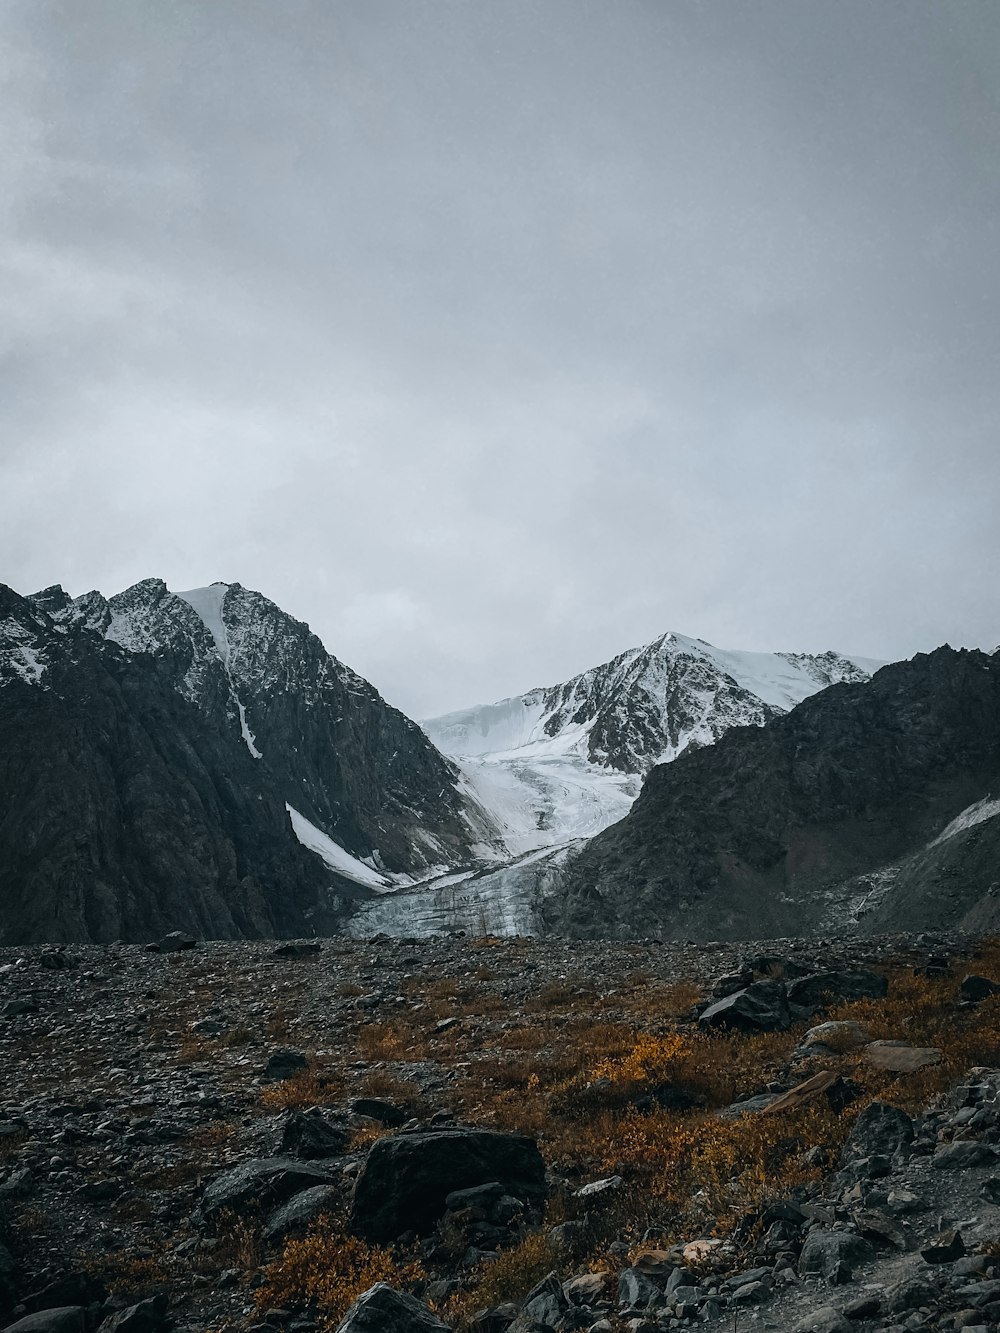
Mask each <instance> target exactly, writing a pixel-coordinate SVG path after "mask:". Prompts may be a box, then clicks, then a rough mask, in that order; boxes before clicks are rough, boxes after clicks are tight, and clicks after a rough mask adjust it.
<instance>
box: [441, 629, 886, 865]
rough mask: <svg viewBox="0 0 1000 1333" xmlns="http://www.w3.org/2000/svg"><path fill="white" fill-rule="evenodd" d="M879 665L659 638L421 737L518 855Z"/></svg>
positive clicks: (584, 830)
mask: <svg viewBox="0 0 1000 1333" xmlns="http://www.w3.org/2000/svg"><path fill="white" fill-rule="evenodd" d="M881 665H882V664H881V663H879V662H875V661H872V660H869V659H867V658H860V657H847V656H844V655H842V654H839V653H834V652H826V653H821V654H816V655H812V654H807V653H747V652H733V651H729V650H726V649H720V648H715V647H713V646H712V644H709V643H706V642H705V641H704V640H702V639H691V638H686V637H685V636H684V635H681V634H673V633H668V634H664V635H662V636H661V637H660V638H658V639H656V640H655V641H654V642H652V643H649V644H646V645H645V646H644V647H642V648H634V649H631V650H630V651H628V652H625V653H621V654H620V655H619V656H618V657H615V658H613V659H612V660H611V661H610V662H606V663H604V664H603V665H602V666H597V667H593V668H591V669H590V670H589V671H584V672H582V673H581V674H580V675H578V676H574V677H573V678H572V679H571V680H568V681H566V682H565V683H564V684H562V685H554V686H551V687H550V688H548V689H536V690H532V691H530V692H529V693H528V694H521V695H516V696H514V697H513V698H510V699H502V700H501V701H500V702H499V703H495V704H485V705H481V706H480V707H476V708H469V709H465V710H462V711H460V712H455V713H448V714H445V715H444V716H442V717H436V718H431V719H429V720H427V721H425V722H423V723H422V726H423V728H424V730H425V731H426V732H427V734H428V736H430V738H431V740H433V741H434V743H435V744H436V745H437V747H438V748H439V749H440V750H441V751H443V752H444V753H445V754H447V755H450V756H451V757H453V758H454V759H455V760H456V761H457V762H458V763H459V764H460V766H461V768H462V771H463V774H464V776H465V780H466V783H467V784H468V788H469V790H470V792H471V793H473V794H474V795H475V796H476V798H477V799H478V800H479V801H480V802H481V803H482V804H483V805H484V806H485V807H486V808H487V809H488V810H490V811H491V812H492V814H493V816H494V818H495V819H496V821H497V823H498V825H499V826H500V827H501V828H502V829H503V830H504V833H505V837H506V841H507V846H508V848H509V850H510V851H511V853H512V854H513V855H518V854H522V853H524V852H528V851H532V850H534V849H537V848H540V847H545V846H553V845H557V844H560V843H564V842H566V841H569V840H571V839H576V838H584V837H591V836H593V835H594V834H596V833H599V832H600V831H601V830H602V829H604V828H606V827H608V825H609V824H613V823H615V822H617V821H618V820H619V819H622V818H624V816H625V815H626V814H627V812H628V810H629V808H630V806H631V805H632V802H633V801H634V800H635V798H636V796H637V795H638V793H639V788H640V786H641V783H642V778H643V777H644V775H645V774H646V773H647V772H648V771H649V770H650V768H652V767H653V766H654V765H655V764H660V763H666V762H668V761H670V760H672V759H675V758H676V757H677V756H678V755H679V754H681V753H683V752H684V751H685V750H687V749H692V748H696V747H698V746H701V745H710V744H711V743H712V742H714V741H716V740H718V739H719V737H720V736H722V735H724V734H725V732H727V731H729V730H730V729H731V728H733V727H738V726H762V725H763V724H764V723H765V722H767V721H769V720H770V719H771V718H773V717H778V716H780V715H781V714H782V713H786V712H787V711H788V710H789V709H790V708H793V707H794V706H795V705H796V704H797V703H800V702H801V701H802V700H803V699H805V698H807V697H808V696H809V695H811V694H815V693H816V692H817V691H818V690H821V689H825V688H826V687H827V686H829V685H833V684H837V683H838V682H840V681H864V680H867V679H868V678H869V677H870V675H871V674H872V672H873V671H875V670H877V668H878V667H879V666H881Z"/></svg>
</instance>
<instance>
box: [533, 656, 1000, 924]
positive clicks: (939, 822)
mask: <svg viewBox="0 0 1000 1333" xmlns="http://www.w3.org/2000/svg"><path fill="white" fill-rule="evenodd" d="M997 796H1000V659H998V658H996V657H988V656H986V655H985V654H983V653H980V652H968V651H961V652H955V651H953V650H951V649H949V648H941V649H938V650H937V651H936V652H934V653H931V654H928V655H919V656H917V657H916V658H914V659H913V660H912V661H911V662H903V663H898V664H896V665H893V666H890V667H884V668H883V669H882V670H881V671H879V672H877V673H876V675H875V676H874V677H873V679H872V680H871V681H870V682H869V683H865V684H849V683H844V684H839V685H836V686H834V687H833V688H831V689H828V690H826V691H824V692H823V693H822V694H819V695H816V696H815V697H813V698H810V699H807V700H806V701H805V702H803V703H801V704H800V705H798V707H796V708H795V709H793V710H792V711H791V712H790V713H788V714H787V715H785V716H783V717H779V718H776V719H775V720H773V721H771V722H770V723H769V724H768V725H767V726H765V727H763V728H759V729H755V728H738V729H736V730H732V731H730V732H729V733H728V734H727V735H725V736H724V737H723V738H722V739H721V740H720V741H718V743H717V744H716V745H715V746H713V747H712V748H711V749H703V750H695V751H691V752H689V753H687V754H684V755H682V756H681V757H680V758H679V759H678V760H676V761H675V762H674V763H672V764H669V765H664V766H661V767H658V768H654V769H653V770H652V771H651V773H650V774H649V776H648V778H647V781H646V784H645V786H644V788H643V791H642V793H641V795H640V797H639V799H638V800H637V801H636V803H635V806H634V807H633V809H632V811H631V813H630V814H629V815H628V817H627V818H626V819H625V820H623V821H622V822H621V823H620V824H618V825H616V826H615V827H613V828H610V829H608V830H607V831H606V832H604V833H603V834H601V835H600V836H599V837H597V838H595V839H594V840H593V841H592V842H591V843H590V844H589V845H587V846H586V847H585V848H583V850H582V851H581V852H580V853H579V854H578V855H577V856H575V857H574V858H573V859H572V861H571V863H570V864H569V866H568V867H567V869H566V872H565V876H564V879H563V882H562V884H561V886H560V890H559V896H560V899H561V902H560V908H559V913H560V921H559V927H560V929H562V930H565V931H567V932H568V933H575V934H579V935H584V936H588V937H592V936H595V935H601V934H610V935H617V936H636V935H659V936H662V937H665V938H677V937H688V936H692V937H696V938H702V939H704V938H743V937H745V938H763V937H766V936H779V935H785V934H790V933H796V934H802V933H809V932H810V931H815V930H828V929H833V928H843V927H844V926H851V925H852V924H853V923H855V922H860V928H861V929H876V928H879V927H881V928H883V929H885V928H888V927H889V926H891V925H892V924H897V923H898V922H899V921H900V920H906V922H907V925H908V928H911V927H914V926H917V925H920V924H933V923H936V922H938V921H941V920H945V919H946V920H948V921H949V923H950V924H956V923H960V922H961V921H962V920H964V919H965V918H966V917H969V918H970V920H971V919H972V918H973V917H974V918H975V920H976V921H977V922H978V923H980V924H982V921H983V919H984V915H985V916H986V917H989V918H990V919H991V920H992V919H993V916H994V914H995V913H996V912H997V910H998V905H1000V901H998V903H994V906H993V908H992V909H991V908H990V907H989V906H988V904H989V902H990V901H992V900H991V899H990V897H989V890H990V885H991V884H992V883H993V882H994V881H995V880H997V878H998V872H997V862H996V859H995V853H996V851H997V850H1000V821H998V820H997V818H996V812H997V811H998V810H1000V806H996V805H995V804H993V803H994V802H995V800H996V798H997ZM970 807H978V811H979V817H978V819H977V818H973V817H972V814H973V813H974V812H970ZM991 811H992V812H993V813H992V814H991ZM963 812H964V813H963ZM956 819H958V821H959V822H958V826H957V827H954V828H952V830H951V832H950V833H948V826H949V824H951V822H952V821H955V820H956ZM946 833H948V836H944V835H945V834H946ZM959 889H960V892H959V891H958V890H959ZM952 893H954V896H953V897H949V894H952ZM984 901H985V902H986V904H987V905H986V906H985V907H984ZM970 914H971V915H970ZM997 919H1000V916H998V917H997Z"/></svg>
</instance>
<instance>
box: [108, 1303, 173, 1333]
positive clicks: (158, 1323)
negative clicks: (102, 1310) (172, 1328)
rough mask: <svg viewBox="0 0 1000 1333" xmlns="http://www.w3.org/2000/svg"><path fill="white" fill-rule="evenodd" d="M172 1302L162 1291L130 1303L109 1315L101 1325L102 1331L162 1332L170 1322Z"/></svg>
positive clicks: (124, 1332) (112, 1332)
mask: <svg viewBox="0 0 1000 1333" xmlns="http://www.w3.org/2000/svg"><path fill="white" fill-rule="evenodd" d="M169 1308H170V1302H169V1301H168V1300H167V1297H166V1296H165V1295H164V1294H163V1293H160V1294H159V1295H157V1296H151V1297H150V1298H149V1299H148V1300H145V1301H139V1303H138V1304H137V1305H130V1306H129V1307H128V1309H126V1310H119V1311H117V1313H116V1314H113V1315H109V1316H108V1318H107V1319H105V1320H104V1322H103V1323H102V1324H101V1326H100V1333H160V1329H162V1328H165V1327H166V1325H167V1323H168V1318H167V1312H168V1310H169Z"/></svg>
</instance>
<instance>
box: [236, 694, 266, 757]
mask: <svg viewBox="0 0 1000 1333" xmlns="http://www.w3.org/2000/svg"><path fill="white" fill-rule="evenodd" d="M233 698H234V699H235V700H236V707H237V709H238V710H239V714H240V735H241V736H242V737H243V739H244V740H245V741H246V743H247V749H248V750H249V751H250V753H251V754H252V755H253V757H254V758H255V759H263V758H264V756H263V755H262V754H261V752H260V751H259V750H258V749H257V746H256V745H255V744H254V742H255V741H256V739H257V737H256V736H255V735H254V734H253V732H252V731H251V730H250V728H249V727H248V726H247V710H246V709H245V708H244V707H243V703H242V701H241V700H240V698H239V695H237V694H236V692H235V691H234V692H233Z"/></svg>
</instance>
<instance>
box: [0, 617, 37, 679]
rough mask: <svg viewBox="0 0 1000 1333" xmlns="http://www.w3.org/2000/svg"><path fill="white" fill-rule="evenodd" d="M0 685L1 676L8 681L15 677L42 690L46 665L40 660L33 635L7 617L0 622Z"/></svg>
mask: <svg viewBox="0 0 1000 1333" xmlns="http://www.w3.org/2000/svg"><path fill="white" fill-rule="evenodd" d="M0 645H2V646H0V684H3V683H4V682H3V675H6V676H7V677H8V679H10V678H11V677H14V676H16V677H17V678H18V679H19V680H23V681H24V682H25V683H26V684H27V685H38V686H40V687H41V688H42V689H44V688H45V686H43V685H42V676H43V675H44V674H45V670H46V663H45V662H44V661H43V660H42V657H41V649H40V648H39V646H38V642H37V640H36V639H35V637H34V635H33V634H32V633H31V631H30V630H28V629H27V628H26V627H25V626H24V625H22V624H20V623H19V622H18V621H16V620H14V619H13V618H12V617H8V618H7V619H6V620H3V621H0Z"/></svg>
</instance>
